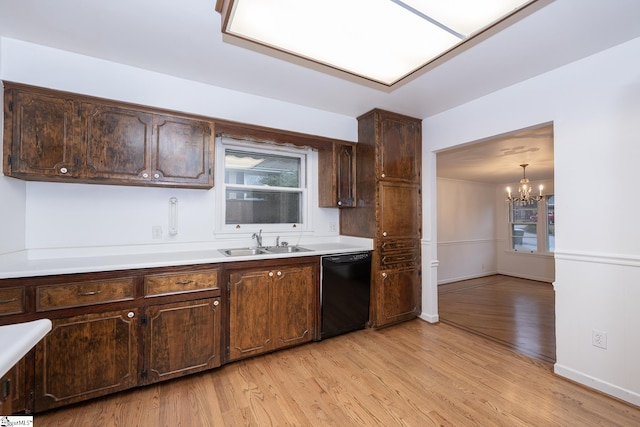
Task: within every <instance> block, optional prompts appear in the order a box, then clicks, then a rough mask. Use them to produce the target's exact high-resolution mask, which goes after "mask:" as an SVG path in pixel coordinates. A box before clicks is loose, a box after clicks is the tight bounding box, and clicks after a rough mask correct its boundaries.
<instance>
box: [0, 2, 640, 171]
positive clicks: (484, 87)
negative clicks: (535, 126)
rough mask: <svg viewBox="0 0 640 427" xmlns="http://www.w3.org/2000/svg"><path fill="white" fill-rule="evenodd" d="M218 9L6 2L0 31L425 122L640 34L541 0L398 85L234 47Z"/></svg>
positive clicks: (336, 107) (626, 12)
mask: <svg viewBox="0 0 640 427" xmlns="http://www.w3.org/2000/svg"><path fill="white" fill-rule="evenodd" d="M345 1H348V0H345ZM214 7H215V0H180V1H176V0H135V1H132V0H109V1H89V0H55V1H52V0H1V1H0V36H2V37H8V38H14V39H19V40H24V41H28V42H33V43H37V44H41V45H45V46H50V47H54V48H59V49H63V50H67V51H71V52H76V53H80V54H85V55H90V56H94V57H98V58H102V59H106V60H109V61H114V62H118V63H123V64H128V65H132V66H136V67H139V68H143V69H148V70H153V71H157V72H161V73H165V74H169V75H173V76H177V77H182V78H186V79H191V80H195V81H199V82H204V83H209V84H212V85H215V86H220V87H225V88H229V89H233V90H237V91H241V92H247V93H251V94H255V95H260V96H265V97H269V98H273V99H278V100H281V101H286V102H291V103H295V104H299V105H304V106H308V107H312V108H317V109H320V110H325V111H331V112H335V113H338V114H344V115H347V116H351V117H357V116H358V115H360V114H362V113H364V112H366V111H369V110H370V109H371V108H374V107H379V108H383V109H387V110H391V111H395V112H398V113H402V114H407V115H410V116H414V117H419V118H426V117H429V116H431V115H434V114H437V113H439V112H442V111H445V110H447V109H450V108H453V107H455V106H458V105H461V104H463V103H466V102H468V101H470V100H473V99H475V98H477V97H480V96H483V95H486V94H488V93H491V92H494V91H496V90H499V89H500V88H503V87H506V86H509V85H512V84H515V83H518V82H520V81H523V80H526V79H529V78H531V77H533V76H535V75H538V74H540V73H543V72H546V71H549V70H552V69H554V68H557V67H560V66H562V65H565V64H567V63H570V62H573V61H575V60H578V59H580V58H583V57H586V56H588V55H591V54H594V53H596V52H599V51H601V50H603V49H606V48H609V47H612V46H614V45H616V44H619V43H622V42H625V41H627V40H630V39H633V38H636V37H639V36H640V25H639V24H638V18H639V17H640V1H638V0H606V1H604V0H555V1H554V0H538V2H537V3H535V4H534V5H533V6H531V7H529V8H527V10H526V11H525V16H523V17H520V18H515V19H510V20H508V21H507V22H505V23H503V24H501V25H499V28H497V29H500V30H502V31H500V32H496V31H489V32H487V33H485V34H483V35H482V36H481V37H480V38H478V39H476V40H474V41H472V42H470V43H467V44H466V45H465V46H464V47H463V49H461V50H459V51H458V52H456V53H455V54H453V53H452V54H449V55H447V56H445V57H443V58H442V59H441V60H440V61H438V62H437V63H435V64H433V65H432V66H429V67H427V68H426V69H424V70H422V71H421V72H419V73H417V74H416V75H414V76H412V77H411V78H410V79H408V81H406V82H404V83H403V84H399V85H396V86H394V87H393V88H391V89H389V88H386V87H382V86H377V85H373V84H371V83H369V82H366V81H364V80H359V79H357V78H355V77H352V76H348V75H346V74H341V73H339V72H337V71H334V70H330V69H327V68H323V67H321V66H319V65H312V64H308V63H305V64H304V65H301V61H302V60H299V59H298V60H295V61H292V60H290V59H283V58H282V57H280V58H276V57H272V56H268V55H266V54H264V53H261V52H260V51H257V50H251V49H248V48H246V47H242V46H239V45H238V44H237V43H230V42H225V41H223V37H222V34H221V32H220V25H221V22H220V15H219V14H218V13H217V12H216V11H215V9H214ZM497 29H496V30H497ZM327 31H331V23H327ZM281 56H282V55H281ZM502 143H504V142H502ZM547 146H548V144H547ZM487 149H488V148H486V147H485V150H487ZM459 152H460V155H462V153H463V152H462V151H459ZM493 153H494V154H495V150H493ZM487 155H491V154H490V153H487ZM468 157H469V159H470V158H472V157H474V156H473V155H468ZM476 157H477V156H476ZM503 157H504V156H503ZM546 157H548V156H546ZM469 159H468V161H469V162H470V160H469ZM489 160H491V159H487V158H485V159H484V161H483V162H482V163H483V164H484V165H485V167H484V169H485V170H487V165H488V163H489ZM520 162H521V161H520V160H518V161H516V166H515V167H516V168H517V167H518V166H517V164H519V163H520ZM510 166H511V167H513V166H512V165H510ZM438 169H439V171H440V168H438ZM467 169H469V168H467ZM471 169H473V168H471ZM488 169H491V168H490V167H489V168H488ZM531 174H532V178H533V174H535V172H534V167H533V165H532V166H531ZM488 179H489V178H487V180H488ZM491 179H494V178H491Z"/></svg>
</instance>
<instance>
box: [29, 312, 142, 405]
mask: <svg viewBox="0 0 640 427" xmlns="http://www.w3.org/2000/svg"><path fill="white" fill-rule="evenodd" d="M137 317H138V310H137V309H133V310H119V311H111V312H106V313H96V314H85V315H81V316H74V317H70V318H65V319H55V320H53V326H52V329H51V331H50V332H49V334H48V335H47V336H46V337H45V338H44V339H43V340H42V341H41V342H40V343H39V344H38V345H37V346H36V350H35V354H36V365H35V376H36V383H35V390H34V398H35V401H34V410H35V411H43V410H46V409H50V408H54V407H57V406H62V405H67V404H70V403H74V402H79V401H81V400H85V399H90V398H93V397H98V396H103V395H105V394H109V393H113V392H116V391H120V390H125V389H127V388H130V387H133V386H135V385H137V383H138V325H137V321H138V319H137Z"/></svg>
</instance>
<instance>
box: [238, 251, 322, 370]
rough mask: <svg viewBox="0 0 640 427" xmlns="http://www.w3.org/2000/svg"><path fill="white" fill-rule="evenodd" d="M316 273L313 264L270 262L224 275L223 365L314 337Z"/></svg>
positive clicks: (316, 296)
mask: <svg viewBox="0 0 640 427" xmlns="http://www.w3.org/2000/svg"><path fill="white" fill-rule="evenodd" d="M317 268H318V266H317V264H309V263H306V264H299V265H282V264H281V263H280V262H275V263H271V264H268V265H264V266H261V267H256V268H253V267H246V268H242V269H240V270H234V271H231V272H230V273H229V346H228V353H229V354H228V359H229V360H236V359H242V358H245V357H249V356H255V355H257V354H262V353H265V352H268V351H272V350H276V349H279V348H284V347H288V346H292V345H296V344H301V343H303V342H307V341H311V340H312V339H313V338H314V337H315V333H316V327H317V326H316V325H317V315H316V314H317V307H318V305H317V298H318V281H317V276H316V270H317Z"/></svg>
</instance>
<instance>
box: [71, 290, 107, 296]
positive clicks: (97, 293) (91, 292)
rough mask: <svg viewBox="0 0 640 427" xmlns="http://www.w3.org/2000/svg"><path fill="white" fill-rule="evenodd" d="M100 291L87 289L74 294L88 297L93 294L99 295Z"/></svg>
mask: <svg viewBox="0 0 640 427" xmlns="http://www.w3.org/2000/svg"><path fill="white" fill-rule="evenodd" d="M101 293H102V291H89V292H78V293H77V294H76V295H78V296H79V297H90V296H93V295H100V294H101Z"/></svg>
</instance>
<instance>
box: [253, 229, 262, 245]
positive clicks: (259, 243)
mask: <svg viewBox="0 0 640 427" xmlns="http://www.w3.org/2000/svg"><path fill="white" fill-rule="evenodd" d="M251 238H252V239H256V240H257V241H258V247H259V248H261V247H262V229H260V231H259V232H258V233H253V235H252V236H251Z"/></svg>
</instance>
